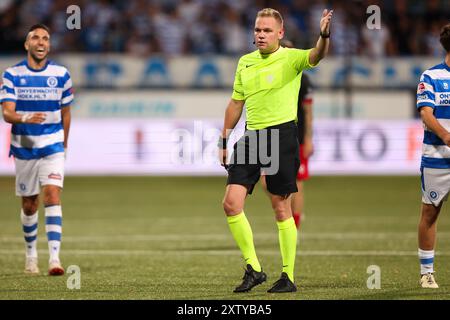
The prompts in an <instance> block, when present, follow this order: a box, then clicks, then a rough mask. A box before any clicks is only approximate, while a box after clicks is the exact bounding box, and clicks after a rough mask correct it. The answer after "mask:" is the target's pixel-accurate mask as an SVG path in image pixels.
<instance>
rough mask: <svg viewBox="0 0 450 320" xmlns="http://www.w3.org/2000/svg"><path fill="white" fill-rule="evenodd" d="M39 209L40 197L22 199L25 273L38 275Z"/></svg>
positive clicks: (21, 218)
mask: <svg viewBox="0 0 450 320" xmlns="http://www.w3.org/2000/svg"><path fill="white" fill-rule="evenodd" d="M38 208H39V196H38V195H34V196H29V197H22V211H21V213H20V220H21V222H22V229H23V232H24V239H25V273H29V274H38V273H39V267H38V253H37V234H38Z"/></svg>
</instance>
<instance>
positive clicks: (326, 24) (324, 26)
mask: <svg viewBox="0 0 450 320" xmlns="http://www.w3.org/2000/svg"><path fill="white" fill-rule="evenodd" d="M332 16H333V10H330V11H328V10H327V9H325V10H323V12H322V18H321V19H320V32H321V33H325V34H328V33H329V32H330V24H331V17H332Z"/></svg>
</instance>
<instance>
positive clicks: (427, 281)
mask: <svg viewBox="0 0 450 320" xmlns="http://www.w3.org/2000/svg"><path fill="white" fill-rule="evenodd" d="M420 285H421V286H422V288H431V289H437V288H439V286H438V284H437V283H436V280H434V276H433V274H432V273H427V274H423V275H422V276H421V277H420Z"/></svg>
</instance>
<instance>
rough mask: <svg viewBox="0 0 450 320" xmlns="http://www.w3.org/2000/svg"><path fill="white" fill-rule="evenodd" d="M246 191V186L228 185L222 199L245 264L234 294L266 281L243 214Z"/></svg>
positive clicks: (248, 225)
mask: <svg viewBox="0 0 450 320" xmlns="http://www.w3.org/2000/svg"><path fill="white" fill-rule="evenodd" d="M248 190H249V187H248V186H243V185H238V184H229V185H228V186H227V188H226V191H225V196H224V199H223V209H224V211H225V214H226V215H227V222H228V226H229V228H230V231H231V234H232V235H233V238H234V240H235V241H236V244H237V245H238V247H239V249H240V250H241V253H242V256H243V258H244V261H245V264H246V272H245V275H244V279H243V280H244V281H243V282H242V284H240V285H239V286H238V287H236V289H235V290H234V292H246V291H249V290H251V289H252V288H253V287H254V286H256V285H258V284H260V283H262V282H264V281H265V280H266V275H265V273H264V272H262V268H261V265H260V263H259V260H258V257H257V255H256V250H255V245H254V242H253V232H252V228H251V226H250V223H249V221H248V220H247V217H246V215H245V213H244V203H245V198H246V196H247V194H248Z"/></svg>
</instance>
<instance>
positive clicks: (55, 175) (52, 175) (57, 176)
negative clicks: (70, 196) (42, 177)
mask: <svg viewBox="0 0 450 320" xmlns="http://www.w3.org/2000/svg"><path fill="white" fill-rule="evenodd" d="M48 178H49V179H53V180H62V177H61V175H60V174H59V173H53V172H52V173H50V174H49V175H48Z"/></svg>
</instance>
